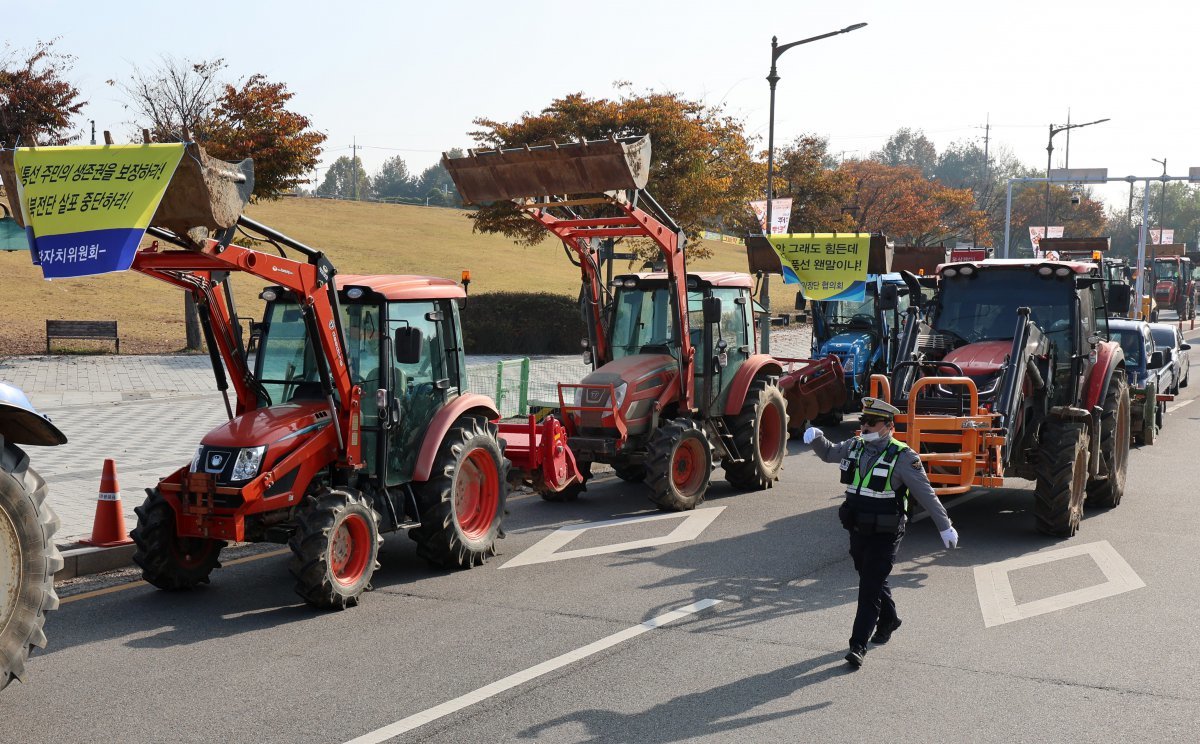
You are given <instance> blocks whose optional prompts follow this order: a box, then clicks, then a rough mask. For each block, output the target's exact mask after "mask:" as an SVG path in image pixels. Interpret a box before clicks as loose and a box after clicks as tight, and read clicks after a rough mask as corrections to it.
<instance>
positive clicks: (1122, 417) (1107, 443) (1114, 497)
mask: <svg viewBox="0 0 1200 744" xmlns="http://www.w3.org/2000/svg"><path fill="white" fill-rule="evenodd" d="M1129 405H1130V404H1129V385H1128V384H1127V383H1126V382H1125V375H1123V374H1121V373H1120V371H1119V370H1117V371H1114V372H1113V378H1112V381H1111V382H1109V384H1108V392H1107V393H1106V394H1105V396H1104V415H1103V416H1102V417H1101V421H1102V422H1101V424H1100V460H1101V462H1103V463H1104V469H1105V471H1106V472H1107V473H1108V477H1107V478H1105V479H1104V480H1097V481H1088V485H1087V504H1088V506H1100V507H1105V508H1112V507H1115V506H1116V505H1117V504H1120V503H1121V497H1122V496H1123V495H1124V494H1125V471H1126V465H1127V463H1128V459H1129V420H1130V411H1129Z"/></svg>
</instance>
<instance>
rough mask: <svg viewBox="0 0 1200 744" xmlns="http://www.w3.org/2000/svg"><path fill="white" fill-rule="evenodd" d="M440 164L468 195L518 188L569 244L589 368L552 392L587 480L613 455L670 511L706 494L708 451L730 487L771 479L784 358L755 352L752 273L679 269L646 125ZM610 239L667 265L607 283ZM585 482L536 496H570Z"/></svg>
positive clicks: (621, 472)
mask: <svg viewBox="0 0 1200 744" xmlns="http://www.w3.org/2000/svg"><path fill="white" fill-rule="evenodd" d="M442 163H443V165H445V167H446V169H447V170H448V171H449V172H450V175H451V177H452V178H453V179H454V182H455V184H456V185H457V186H458V191H459V193H460V194H461V195H462V196H463V198H464V199H466V200H467V201H468V202H470V203H475V204H482V203H487V202H495V201H504V200H512V201H513V202H514V203H515V205H516V207H517V209H519V210H520V211H521V212H523V213H524V214H525V215H526V216H528V218H529V219H532V220H534V221H536V222H538V223H539V224H541V225H542V226H543V227H545V229H546V230H548V231H549V232H551V233H552V234H553V235H554V236H555V237H557V238H559V239H560V240H561V241H562V242H563V244H564V245H565V246H566V247H567V249H568V250H569V252H570V253H569V255H571V254H573V255H574V256H577V262H578V264H579V266H580V270H581V274H582V283H583V310H584V315H585V319H586V321H587V328H588V338H587V339H586V341H585V345H586V349H587V351H588V353H589V354H590V358H591V363H592V368H593V371H592V372H591V373H590V374H589V375H587V376H586V377H585V378H584V379H583V380H582V381H581V382H580V383H578V384H566V383H564V384H560V385H559V399H560V400H559V402H560V411H561V412H560V416H561V417H562V422H563V425H564V427H565V429H566V432H567V435H568V437H569V438H568V441H569V445H570V450H571V452H572V453H573V455H574V458H575V460H577V461H578V464H579V469H580V471H581V472H582V473H583V474H584V477H585V478H586V476H587V474H588V473H589V469H590V465H591V463H596V462H601V463H609V464H611V465H612V466H613V468H614V469H615V471H616V473H617V475H618V476H619V477H621V478H622V479H624V480H627V481H644V482H645V483H646V484H647V485H648V486H649V487H650V498H651V499H652V500H653V501H654V502H655V503H656V504H658V506H659V507H660V508H662V509H668V510H684V509H693V508H695V507H696V505H698V504H699V503H701V502H702V501H703V499H704V495H705V492H706V491H707V490H708V485H709V480H710V477H711V471H712V467H713V463H714V462H720V463H721V465H722V467H723V468H724V470H725V478H726V480H728V481H729V482H730V483H731V484H732V485H733V486H734V487H735V488H738V489H742V490H756V489H763V488H770V487H771V486H772V485H773V484H774V482H775V480H777V479H778V477H779V471H780V469H781V468H782V466H783V457H784V455H785V454H786V443H787V412H786V403H785V401H784V398H783V396H782V394H781V393H780V390H779V387H778V384H777V381H778V378H779V376H780V374H781V373H782V371H783V368H782V366H781V364H780V362H779V361H777V360H775V359H773V358H772V357H770V356H768V355H765V354H757V353H755V339H754V332H753V329H752V315H753V312H752V305H751V301H750V292H751V280H750V277H749V276H748V275H746V274H739V273H733V272H689V271H688V270H687V267H686V264H685V257H684V235H683V232H682V231H681V230H680V228H679V226H678V225H676V224H675V222H674V221H673V220H672V219H671V218H670V216H668V215H667V213H666V211H665V210H664V209H663V208H662V207H661V206H659V204H658V203H657V202H655V200H654V199H653V198H652V197H651V196H650V194H649V193H647V192H646V191H645V189H644V186H645V184H646V180H647V175H648V171H649V165H650V140H649V138H648V137H642V138H629V139H622V140H617V139H610V140H600V141H594V142H579V143H574V144H567V145H551V146H544V147H524V148H515V149H505V150H492V151H471V152H469V153H468V155H467V156H465V157H461V158H450V157H444V158H443V159H442ZM554 195H556V196H554ZM581 209H586V210H587V213H586V214H581V212H580V210H581ZM610 238H633V239H638V238H640V239H644V240H647V241H650V242H652V244H653V245H655V246H656V247H657V248H658V250H659V251H660V253H661V256H662V262H663V264H664V266H665V270H663V271H653V272H639V273H633V274H625V275H621V276H617V277H614V279H613V282H612V285H611V286H606V285H605V283H604V282H603V281H602V279H601V276H600V271H599V268H598V267H599V265H600V263H599V255H598V247H599V242H600V241H599V240H598V239H610ZM573 260H576V259H573ZM505 431H506V429H502V434H503V433H504V432H505ZM583 487H584V485H583V484H582V483H579V484H577V485H575V486H573V487H570V488H567V489H564V490H561V491H557V492H547V491H543V496H544V497H545V498H548V499H553V500H562V499H570V498H573V497H575V496H576V495H577V494H578V492H579V490H581V489H582V488H583Z"/></svg>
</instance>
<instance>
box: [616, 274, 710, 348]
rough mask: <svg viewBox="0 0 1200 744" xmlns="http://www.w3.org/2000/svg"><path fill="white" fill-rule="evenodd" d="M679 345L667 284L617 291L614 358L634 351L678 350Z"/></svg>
mask: <svg viewBox="0 0 1200 744" xmlns="http://www.w3.org/2000/svg"><path fill="white" fill-rule="evenodd" d="M690 304H691V302H690V300H689V305H690ZM678 347H679V342H678V339H677V336H676V328H675V318H674V314H673V313H672V312H671V296H670V291H669V290H668V289H667V287H666V286H662V287H659V288H655V289H648V290H647V289H637V288H629V289H622V290H620V291H618V292H617V299H616V311H615V314H614V316H613V325H612V353H613V359H621V358H622V357H627V356H633V355H635V354H677V353H678V352H677V349H678Z"/></svg>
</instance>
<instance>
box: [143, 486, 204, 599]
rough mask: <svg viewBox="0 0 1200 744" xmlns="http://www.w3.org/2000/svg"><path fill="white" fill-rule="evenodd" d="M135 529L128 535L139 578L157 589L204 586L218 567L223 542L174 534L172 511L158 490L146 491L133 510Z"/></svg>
mask: <svg viewBox="0 0 1200 744" xmlns="http://www.w3.org/2000/svg"><path fill="white" fill-rule="evenodd" d="M133 512H134V513H135V514H137V527H134V528H133V532H130V533H129V536H130V537H132V538H133V542H134V543H135V544H136V545H137V549H136V550H135V551H134V553H133V562H134V563H136V564H137V565H138V566H140V567H141V569H142V578H143V579H144V580H146V581H148V582H149V583H151V584H153V585H154V586H156V587H158V588H159V589H166V590H169V591H175V590H179V589H191V588H192V587H195V586H197V585H199V584H207V583H208V576H209V574H211V573H212V572H213V569H214V568H220V567H221V562H220V560H218V559H219V558H220V556H221V550H222V549H223V548H224V547H225V545H226V544H227V543H226V542H225V541H224V540H212V539H209V538H204V537H179V536H178V535H177V534H176V532H175V510H174V509H172V508H171V505H170V504H169V503H167V500H166V498H164V497H163V495H162V494H161V493H159V491H158V489H157V488H147V489H146V500H145V501H143V502H142V505H141V506H139V507H137V508H136V509H134V510H133Z"/></svg>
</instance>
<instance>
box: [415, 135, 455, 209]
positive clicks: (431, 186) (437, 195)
mask: <svg viewBox="0 0 1200 744" xmlns="http://www.w3.org/2000/svg"><path fill="white" fill-rule="evenodd" d="M446 154H447V155H448V156H449V157H451V158H461V157H462V156H463V151H462V150H459V149H457V148H455V149H452V150H450V151H449V152H447V153H446ZM413 191H414V192H416V195H417V196H421V197H424V198H425V199H426V200H428V201H429V203H430V204H436V205H437V206H443V207H449V206H456V205H461V204H462V197H460V196H459V194H458V188H457V187H456V186H455V185H454V179H452V178H450V172H449V171H447V170H446V168H445V167H444V166H443V165H442V164H441V162H438V163H435V164H434V165H431V166H429V167H428V168H426V169H425V170H423V171H421V175H419V176H417V177H416V179H414V186H413Z"/></svg>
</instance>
